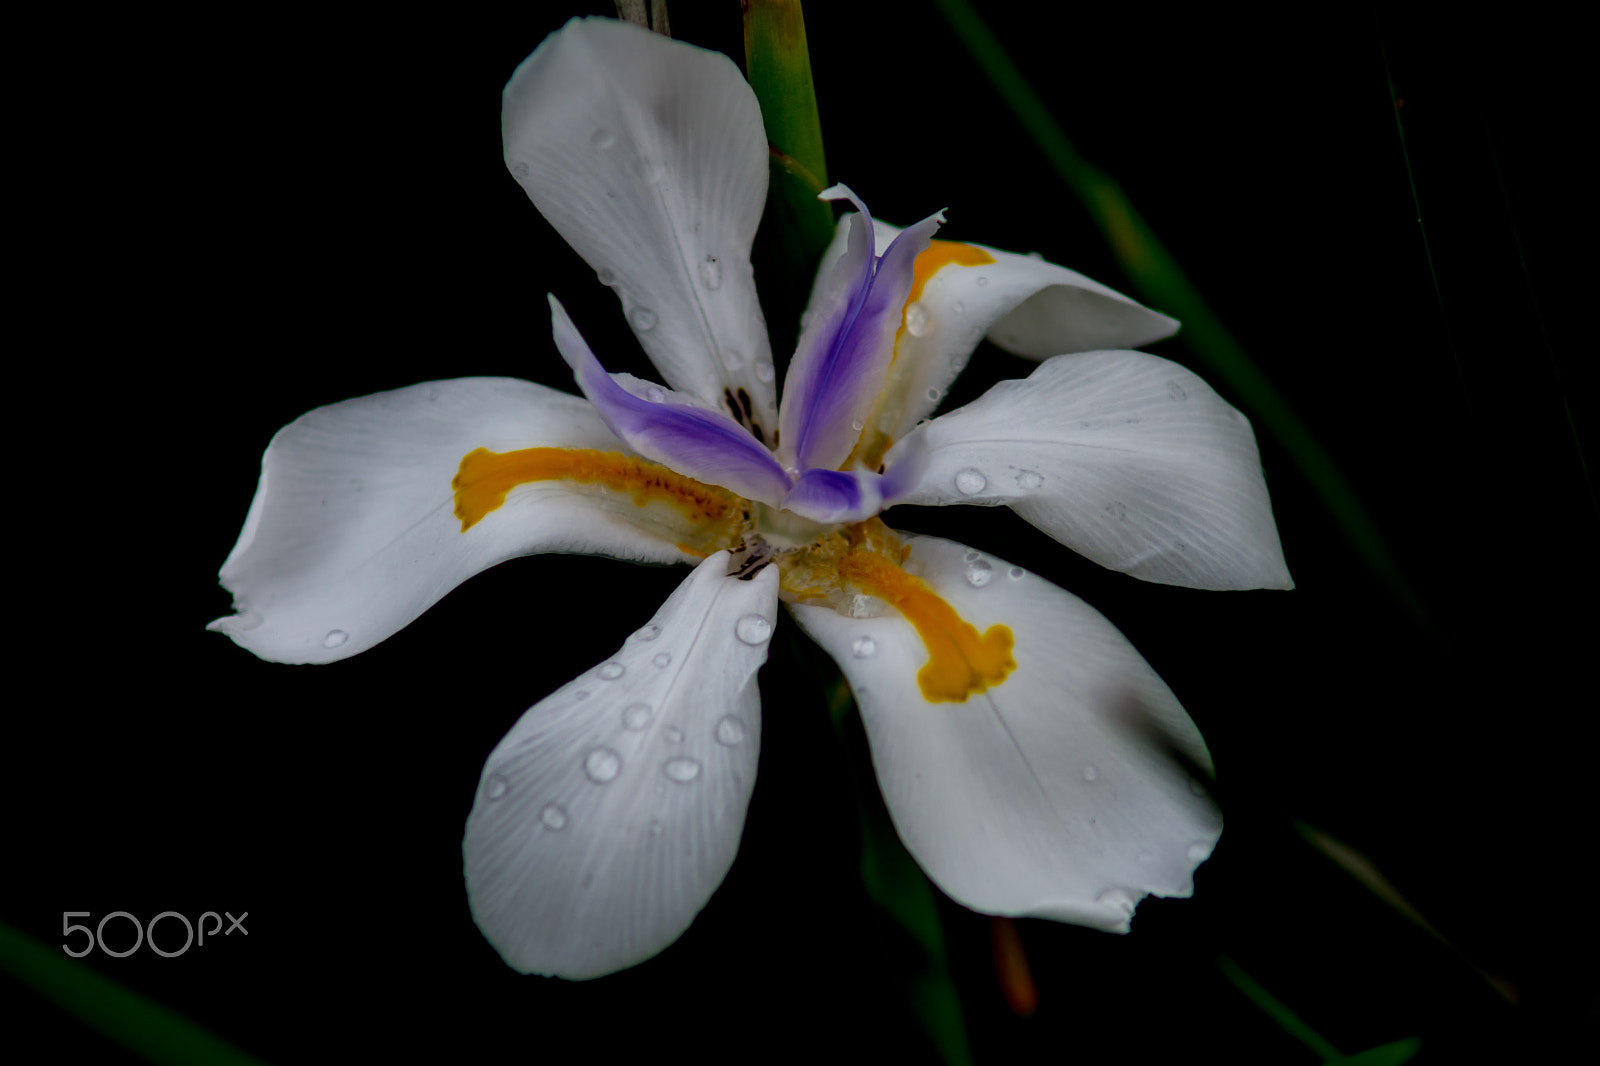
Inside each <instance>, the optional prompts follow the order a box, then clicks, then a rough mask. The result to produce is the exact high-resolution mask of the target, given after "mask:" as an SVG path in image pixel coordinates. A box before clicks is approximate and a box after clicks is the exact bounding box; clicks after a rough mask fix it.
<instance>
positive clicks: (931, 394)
mask: <svg viewBox="0 0 1600 1066" xmlns="http://www.w3.org/2000/svg"><path fill="white" fill-rule="evenodd" d="M938 398H939V390H938V389H929V390H928V399H930V400H937V399H938Z"/></svg>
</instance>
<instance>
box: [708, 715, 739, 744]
mask: <svg viewBox="0 0 1600 1066" xmlns="http://www.w3.org/2000/svg"><path fill="white" fill-rule="evenodd" d="M714 735H715V736H716V738H717V743H718V744H725V745H727V746H728V747H730V748H731V747H733V746H734V745H735V744H737V743H739V742H740V741H742V740H743V739H744V723H743V722H741V721H739V719H737V718H735V717H733V716H732V715H728V716H727V717H726V718H724V719H722V721H720V722H718V723H717V728H716V731H715V733H714Z"/></svg>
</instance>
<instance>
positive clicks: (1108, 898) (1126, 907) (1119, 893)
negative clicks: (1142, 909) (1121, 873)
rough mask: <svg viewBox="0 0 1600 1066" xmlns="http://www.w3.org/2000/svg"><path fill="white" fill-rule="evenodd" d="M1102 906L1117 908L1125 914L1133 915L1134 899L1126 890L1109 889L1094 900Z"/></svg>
mask: <svg viewBox="0 0 1600 1066" xmlns="http://www.w3.org/2000/svg"><path fill="white" fill-rule="evenodd" d="M1094 901H1095V902H1096V903H1098V904H1100V905H1101V906H1105V907H1115V908H1116V909H1117V910H1119V911H1121V912H1122V913H1124V914H1132V913H1133V897H1132V896H1130V895H1129V894H1128V890H1127V889H1125V888H1108V889H1106V890H1105V891H1104V892H1102V893H1100V894H1099V895H1098V896H1096V897H1095V898H1094Z"/></svg>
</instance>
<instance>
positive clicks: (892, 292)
mask: <svg viewBox="0 0 1600 1066" xmlns="http://www.w3.org/2000/svg"><path fill="white" fill-rule="evenodd" d="M822 198H823V199H847V200H849V201H850V202H851V203H853V204H854V205H855V206H856V209H857V211H858V213H857V214H856V215H853V216H852V217H851V219H850V234H849V239H848V244H847V247H846V250H845V254H844V255H843V256H841V257H840V258H839V259H837V260H835V261H834V262H832V263H830V264H827V265H825V266H824V268H823V271H822V273H821V274H820V275H819V276H818V278H817V288H818V297H817V299H815V300H814V301H813V304H812V316H813V317H812V319H811V321H810V322H808V323H807V325H806V328H805V330H804V331H803V332H802V334H801V336H800V344H799V347H798V349H797V350H796V352H795V357H794V360H793V361H792V362H791V363H790V364H789V374H788V377H787V379H786V380H785V381H784V386H783V403H782V404H781V406H780V408H779V427H780V433H781V440H782V442H783V446H782V448H781V449H780V451H781V454H783V455H785V456H793V459H794V465H795V466H796V467H798V468H800V469H810V468H814V467H820V468H823V469H828V470H834V469H837V468H838V466H839V464H841V463H843V462H844V460H845V459H846V458H847V457H848V456H849V454H850V450H851V449H852V448H853V447H855V443H856V438H857V436H858V435H859V432H860V431H859V430H857V429H856V428H854V424H855V423H856V422H860V421H862V420H863V419H865V418H866V416H867V414H868V413H869V412H870V410H871V408H872V405H873V403H874V402H875V401H876V400H877V398H878V393H879V392H880V391H881V390H882V388H883V379H884V374H885V373H886V371H887V370H888V367H889V361H890V360H891V359H892V358H893V357H894V338H895V334H896V332H897V331H898V330H899V328H900V321H901V314H902V312H903V310H904V308H905V302H906V297H907V296H908V295H909V294H910V292H911V282H912V268H913V264H914V263H915V261H916V258H917V256H918V255H920V254H922V252H923V251H925V250H926V249H927V247H928V242H929V241H931V240H932V239H933V235H934V233H936V232H937V231H938V229H939V226H940V224H941V223H942V222H943V212H942V211H941V212H936V213H934V214H933V215H930V216H929V217H927V218H925V219H923V220H922V221H921V222H918V223H917V224H916V225H914V226H910V227H908V228H906V229H905V230H903V231H902V232H901V233H900V235H899V236H898V237H896V238H895V240H894V243H893V244H891V245H890V246H889V248H888V249H887V250H886V251H885V252H884V254H883V256H882V257H881V258H874V257H873V255H872V249H873V239H872V218H871V216H870V215H868V214H867V211H866V208H865V206H864V205H863V204H862V203H861V201H860V200H859V199H857V197H856V196H855V194H854V193H852V192H851V191H850V190H849V189H847V188H845V187H844V186H842V185H835V186H834V187H833V188H831V189H828V190H826V191H824V192H823V193H822Z"/></svg>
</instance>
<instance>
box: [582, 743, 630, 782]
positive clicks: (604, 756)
mask: <svg viewBox="0 0 1600 1066" xmlns="http://www.w3.org/2000/svg"><path fill="white" fill-rule="evenodd" d="M583 772H584V773H586V774H588V775H589V780H590V781H593V782H594V783H595V784H597V785H603V784H605V783H606V782H608V781H615V780H616V778H617V775H618V774H619V773H621V772H622V756H620V755H618V754H617V753H616V752H614V751H612V750H611V749H610V748H590V749H589V754H587V755H585V756H584V757H583Z"/></svg>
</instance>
